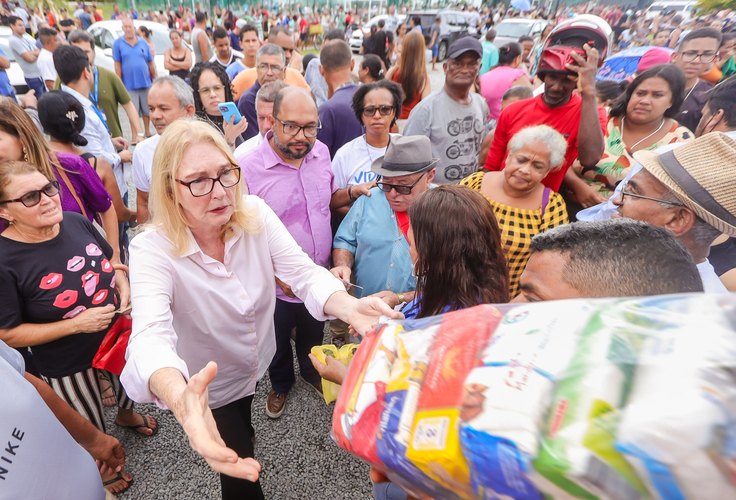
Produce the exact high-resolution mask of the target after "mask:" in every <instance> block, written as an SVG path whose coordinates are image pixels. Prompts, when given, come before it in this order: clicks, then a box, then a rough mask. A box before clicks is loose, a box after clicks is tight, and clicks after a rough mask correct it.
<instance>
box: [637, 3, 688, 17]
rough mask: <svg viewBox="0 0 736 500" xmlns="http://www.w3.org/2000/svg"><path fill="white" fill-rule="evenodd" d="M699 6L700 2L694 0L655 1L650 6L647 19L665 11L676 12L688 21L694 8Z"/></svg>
mask: <svg viewBox="0 0 736 500" xmlns="http://www.w3.org/2000/svg"><path fill="white" fill-rule="evenodd" d="M697 6H698V2H693V1H667V2H654V3H653V4H652V5H650V6H649V8H648V9H647V12H646V15H645V17H646V19H654V18H655V17H656V16H657V14H661V13H663V12H665V11H666V12H674V13H675V14H679V15H680V16H681V17H682V20H683V21H687V20H689V19H690V18H691V17H692V13H693V9H695V8H696V7H697Z"/></svg>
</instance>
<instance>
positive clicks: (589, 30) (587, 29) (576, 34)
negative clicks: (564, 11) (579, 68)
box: [537, 14, 613, 76]
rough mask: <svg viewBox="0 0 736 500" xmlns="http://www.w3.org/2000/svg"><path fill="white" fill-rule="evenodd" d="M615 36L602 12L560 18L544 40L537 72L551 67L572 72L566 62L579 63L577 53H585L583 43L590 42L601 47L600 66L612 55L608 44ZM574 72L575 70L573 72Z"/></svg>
mask: <svg viewBox="0 0 736 500" xmlns="http://www.w3.org/2000/svg"><path fill="white" fill-rule="evenodd" d="M612 39H613V30H612V29H611V27H610V26H609V25H608V23H607V22H606V21H604V20H603V19H601V18H600V17H598V16H594V15H590V14H582V15H579V16H575V17H573V18H571V19H566V20H564V21H562V22H560V23H559V24H558V25H557V26H555V28H554V29H553V30H552V31H551V32H550V34H549V36H548V37H547V39H546V40H545V41H544V48H543V49H542V54H541V56H540V59H539V65H538V67H537V74H538V75H540V76H541V75H543V74H544V73H545V72H548V71H555V72H570V71H569V70H568V69H567V67H566V65H567V64H575V60H574V59H573V58H572V55H571V54H573V53H577V54H580V55H581V56H583V57H585V50H583V45H585V44H586V43H587V44H588V45H590V46H591V47H595V48H596V49H598V54H599V55H600V58H599V59H598V67H599V68H600V67H601V66H602V65H603V61H604V60H605V59H606V56H607V55H608V47H609V46H610V45H611V43H612ZM570 73H571V72H570Z"/></svg>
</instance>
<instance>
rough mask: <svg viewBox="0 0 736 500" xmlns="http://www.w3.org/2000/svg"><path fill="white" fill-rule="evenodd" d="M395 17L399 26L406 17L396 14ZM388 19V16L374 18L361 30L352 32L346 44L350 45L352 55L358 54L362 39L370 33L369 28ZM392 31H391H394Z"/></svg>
mask: <svg viewBox="0 0 736 500" xmlns="http://www.w3.org/2000/svg"><path fill="white" fill-rule="evenodd" d="M396 17H397V18H398V20H399V24H402V23H403V22H404V18H405V17H406V16H404V15H401V14H397V15H396ZM388 18H389V16H388V14H382V15H380V16H375V17H373V18H372V19H371V20H370V21H368V22H367V23H365V24H364V25H363V27H362V28H361V29H356V30H353V34H352V35H351V36H350V41H349V42H348V43H349V44H350V48H351V49H352V51H353V53H355V54H357V53H358V52H360V48H361V47H362V46H363V38H365V37H366V36H367V35H368V33H370V32H371V27H373V26H375V25H377V24H378V21H380V20H381V19H383V20H384V21H386V20H387V19H388ZM397 26H398V25H397ZM389 28H390V27H389ZM394 30H395V28H394ZM394 30H391V31H394Z"/></svg>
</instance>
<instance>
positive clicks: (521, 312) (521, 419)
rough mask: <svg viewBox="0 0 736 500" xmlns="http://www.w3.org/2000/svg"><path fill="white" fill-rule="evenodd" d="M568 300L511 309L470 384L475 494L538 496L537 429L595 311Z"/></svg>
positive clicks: (467, 445)
mask: <svg viewBox="0 0 736 500" xmlns="http://www.w3.org/2000/svg"><path fill="white" fill-rule="evenodd" d="M563 304H564V306H563ZM563 304H561V303H554V302H546V303H536V304H524V305H519V306H518V307H516V308H514V309H511V310H509V311H507V312H506V314H505V316H504V318H503V320H502V321H501V323H500V324H499V326H498V328H497V329H496V332H495V333H494V335H493V337H492V338H491V340H490V342H489V344H488V346H487V347H486V348H485V349H484V350H483V352H482V354H481V363H480V365H479V366H478V367H476V368H475V369H474V370H473V371H472V372H471V373H470V374H469V376H468V377H467V379H466V381H465V384H464V388H463V402H462V411H461V414H460V417H461V420H462V425H461V441H462V445H463V450H464V453H465V456H466V457H467V459H468V461H469V463H470V467H471V479H472V489H473V494H474V496H475V497H477V498H495V496H494V495H507V496H510V497H513V498H520V499H524V498H527V499H537V498H540V494H539V493H538V491H537V488H536V486H535V485H534V484H533V483H532V482H531V480H530V474H531V473H532V468H531V461H532V459H533V458H534V457H536V455H537V453H538V451H539V444H540V443H539V440H540V428H541V427H542V425H543V422H544V416H545V414H546V412H547V409H548V407H549V402H550V400H551V398H552V394H553V391H554V388H555V384H557V383H558V382H559V381H560V379H562V378H563V377H564V376H565V374H567V372H568V368H569V365H570V363H571V361H572V359H573V356H574V354H575V351H576V346H577V344H578V342H579V340H580V332H581V331H582V329H583V327H584V325H585V324H586V321H587V318H588V317H589V316H590V315H591V314H592V312H593V310H594V309H593V308H592V307H591V306H590V305H589V304H586V303H581V302H568V303H563ZM565 306H567V307H565Z"/></svg>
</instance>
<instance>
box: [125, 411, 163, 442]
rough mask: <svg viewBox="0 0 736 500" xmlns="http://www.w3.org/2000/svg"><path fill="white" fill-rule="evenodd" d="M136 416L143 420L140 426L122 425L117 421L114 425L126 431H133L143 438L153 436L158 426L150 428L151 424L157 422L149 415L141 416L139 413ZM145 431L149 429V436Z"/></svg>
mask: <svg viewBox="0 0 736 500" xmlns="http://www.w3.org/2000/svg"><path fill="white" fill-rule="evenodd" d="M137 415H138V416H139V417H141V418H142V419H143V423H142V424H138V425H136V424H131V425H124V424H121V423H119V422H118V421H117V420H115V423H116V424H118V425H119V426H120V427H125V428H126V429H130V430H132V431H135V432H137V433H138V434H140V435H142V436H145V437H153V436H155V435H156V433H157V432H158V425H156V427H151V424H152V423H153V424H158V422H156V419H155V418H153V417H151V416H150V415H141V414H140V413H137ZM145 429H150V430H151V431H153V432H151V434H146V432H145Z"/></svg>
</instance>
